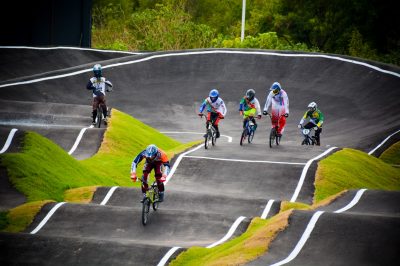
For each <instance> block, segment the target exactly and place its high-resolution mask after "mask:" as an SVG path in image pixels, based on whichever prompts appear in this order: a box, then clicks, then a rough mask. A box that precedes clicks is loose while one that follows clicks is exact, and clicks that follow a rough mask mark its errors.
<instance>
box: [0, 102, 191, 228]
mask: <svg viewBox="0 0 400 266" xmlns="http://www.w3.org/2000/svg"><path fill="white" fill-rule="evenodd" d="M150 143H154V144H156V145H157V146H158V147H160V148H161V149H163V150H164V151H166V152H167V154H168V155H169V158H170V159H171V158H172V156H174V155H175V154H176V153H178V152H182V151H183V150H185V149H187V148H189V147H191V146H193V145H194V144H197V143H198V142H191V143H186V144H182V143H180V142H178V141H176V140H174V139H172V138H169V137H167V136H165V135H163V134H161V133H160V132H158V131H157V130H155V129H153V128H151V127H149V126H147V125H145V124H143V123H142V122H140V121H138V120H136V119H134V118H133V117H131V116H129V115H127V114H124V113H122V112H120V111H118V110H116V109H113V113H112V118H111V121H110V124H109V126H108V128H107V131H106V133H105V135H104V139H103V142H102V144H101V147H100V149H99V151H98V153H97V154H96V155H95V156H93V157H91V158H89V159H86V160H83V161H78V160H76V159H74V158H73V157H72V156H70V155H68V153H67V152H66V151H64V150H63V149H62V148H61V147H59V146H58V145H56V144H55V143H53V142H52V141H50V140H48V139H47V138H44V137H42V136H41V135H39V134H37V133H34V132H27V133H26V134H25V136H24V138H23V143H22V151H21V152H19V153H7V154H2V155H0V163H1V165H2V166H4V167H5V168H6V169H7V174H8V177H9V180H10V181H11V183H12V184H13V185H14V186H15V188H16V189H17V190H18V191H20V192H21V193H23V194H24V195H26V196H27V202H28V203H31V202H38V201H49V200H50V201H56V202H61V201H73V202H87V201H89V200H90V199H91V198H92V196H93V193H94V189H93V186H115V185H118V186H134V185H135V186H139V182H137V183H135V184H134V183H132V182H131V180H130V178H129V175H130V167H131V162H132V160H133V158H134V157H135V156H136V155H137V154H138V153H139V152H141V151H142V150H143V149H144V148H145V147H146V146H147V145H148V144H150ZM141 165H142V164H141ZM140 170H141V169H140V167H139V169H138V173H140ZM83 187H87V189H85V188H83ZM78 188H82V189H78ZM13 210H14V209H13ZM24 210H26V211H28V210H29V211H28V212H30V210H31V208H29V206H28V208H25V209H24ZM11 211H12V210H11ZM17 213H19V214H20V215H22V213H23V211H19V212H17ZM4 217H6V218H4ZM8 218H9V214H4V213H2V214H1V215H0V225H1V224H3V228H4V227H5V224H6V223H7V219H8ZM16 220H17V219H12V220H11V221H10V220H9V221H8V222H10V223H13V222H15V221H16ZM18 228H20V227H18Z"/></svg>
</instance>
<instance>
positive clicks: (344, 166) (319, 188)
mask: <svg viewBox="0 0 400 266" xmlns="http://www.w3.org/2000/svg"><path fill="white" fill-rule="evenodd" d="M360 188H367V189H380V190H400V169H398V168H394V167H392V166H391V165H389V164H387V163H385V162H384V161H382V160H380V159H378V158H375V157H373V156H370V155H368V154H366V153H364V152H361V151H358V150H353V149H343V150H341V151H338V152H336V153H334V154H333V155H331V156H329V157H327V158H326V159H324V160H321V161H320V162H319V164H318V169H317V173H316V180H315V194H314V202H315V203H316V202H319V201H321V200H323V199H325V198H327V197H329V196H331V195H334V194H336V193H339V192H341V191H342V190H345V189H360Z"/></svg>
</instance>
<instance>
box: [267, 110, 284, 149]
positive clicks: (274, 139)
mask: <svg viewBox="0 0 400 266" xmlns="http://www.w3.org/2000/svg"><path fill="white" fill-rule="evenodd" d="M268 116H269V117H270V118H271V123H272V128H271V131H270V133H269V147H270V148H272V146H273V144H274V143H275V144H276V145H277V146H278V145H279V143H280V142H281V136H279V135H278V128H279V119H280V118H281V117H282V116H279V118H278V119H277V120H276V121H274V120H273V119H272V115H271V114H268Z"/></svg>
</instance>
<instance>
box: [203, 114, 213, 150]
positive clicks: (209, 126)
mask: <svg viewBox="0 0 400 266" xmlns="http://www.w3.org/2000/svg"><path fill="white" fill-rule="evenodd" d="M203 116H205V115H202V116H201V117H203ZM214 122H215V120H210V121H207V130H206V135H205V140H204V148H205V149H208V147H209V143H210V141H211V144H212V145H213V146H214V145H215V144H216V142H217V133H216V129H215V127H214Z"/></svg>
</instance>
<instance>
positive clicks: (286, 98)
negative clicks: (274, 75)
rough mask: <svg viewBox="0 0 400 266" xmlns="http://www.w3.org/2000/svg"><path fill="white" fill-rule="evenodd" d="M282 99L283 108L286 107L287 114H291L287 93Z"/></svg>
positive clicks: (284, 93)
mask: <svg viewBox="0 0 400 266" xmlns="http://www.w3.org/2000/svg"><path fill="white" fill-rule="evenodd" d="M282 98H283V106H284V107H285V112H286V113H287V114H289V97H288V95H287V93H286V92H285V91H284V92H283V94H282Z"/></svg>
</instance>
